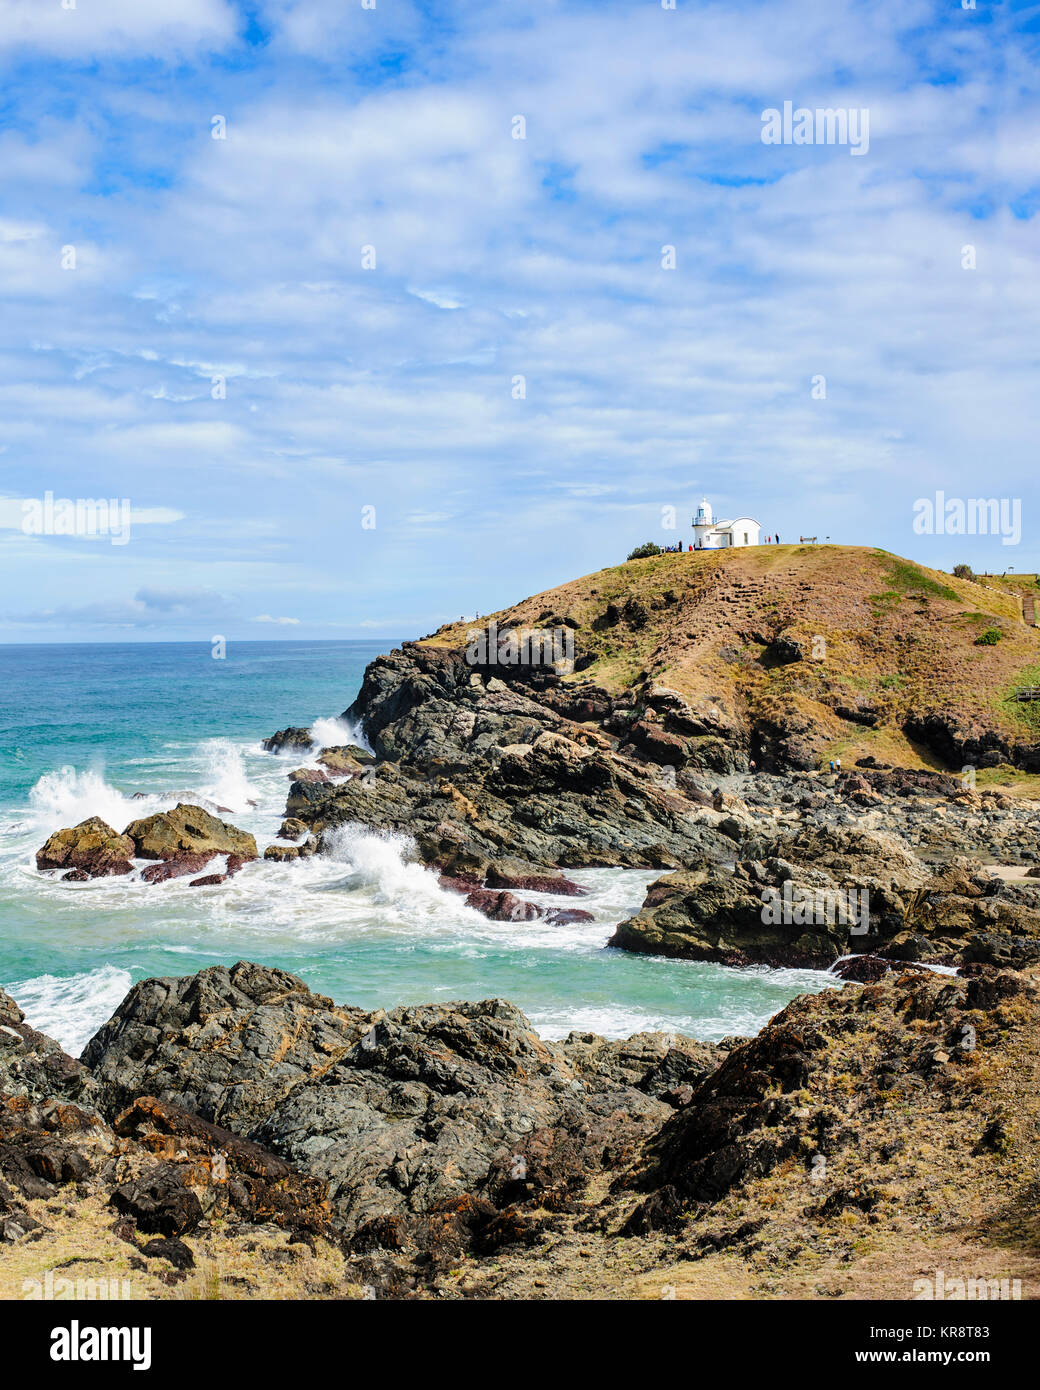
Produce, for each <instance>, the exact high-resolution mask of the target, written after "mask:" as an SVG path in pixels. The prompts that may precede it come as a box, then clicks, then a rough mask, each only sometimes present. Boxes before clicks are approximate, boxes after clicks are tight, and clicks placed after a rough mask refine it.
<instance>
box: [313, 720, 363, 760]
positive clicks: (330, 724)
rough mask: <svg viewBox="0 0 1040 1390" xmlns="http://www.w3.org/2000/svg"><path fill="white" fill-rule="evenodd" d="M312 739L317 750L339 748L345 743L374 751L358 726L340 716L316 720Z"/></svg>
mask: <svg viewBox="0 0 1040 1390" xmlns="http://www.w3.org/2000/svg"><path fill="white" fill-rule="evenodd" d="M311 738H312V739H313V740H314V746H315V748H338V747H340V746H341V745H342V744H344V743H356V744H357V745H358V747H359V748H365V749H367V750H368V751H369V752H371V751H372V750H371V748H369V746H368V740H367V739H366V738H365V736H364V734H363V733H362V732H361V730H360V729H359V728H358V726H357V725H356V724H354V723H352V722H351V721H350V720H349V719H343V718H341V717H340V716H338V715H337V717H336V718H334V719H315V721H314V723H313V724H312V725H311Z"/></svg>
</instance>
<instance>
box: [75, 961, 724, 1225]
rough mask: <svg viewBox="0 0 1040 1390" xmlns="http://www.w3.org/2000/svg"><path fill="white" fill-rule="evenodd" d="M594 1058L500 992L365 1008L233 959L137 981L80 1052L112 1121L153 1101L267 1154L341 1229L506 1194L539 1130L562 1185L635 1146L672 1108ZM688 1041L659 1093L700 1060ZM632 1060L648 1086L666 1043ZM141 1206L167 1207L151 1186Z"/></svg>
mask: <svg viewBox="0 0 1040 1390" xmlns="http://www.w3.org/2000/svg"><path fill="white" fill-rule="evenodd" d="M217 1038H219V1039H220V1040H221V1045H220V1046H219V1047H214V1046H213V1042H214V1040H215V1039H217ZM598 1041H599V1042H600V1043H601V1042H602V1040H598ZM685 1043H686V1040H676V1046H677V1047H678V1048H679V1049H680V1050H681V1049H682V1047H683V1046H684V1045H685ZM636 1047H637V1048H638V1044H637V1045H636ZM586 1048H587V1053H586V1055H585V1056H583V1057H579V1056H577V1055H576V1053H577V1049H576V1048H575V1047H574V1046H573V1045H572V1047H571V1049H570V1052H569V1051H568V1047H567V1046H566V1045H563V1046H561V1045H559V1044H549V1043H545V1042H543V1041H542V1040H541V1039H540V1038H539V1037H537V1035H536V1034H534V1033H532V1032H531V1030H530V1027H529V1025H528V1023H527V1020H526V1019H525V1018H524V1016H523V1014H521V1013H520V1012H519V1010H517V1009H515V1008H514V1007H513V1006H511V1005H509V1004H506V1003H504V1002H503V1001H501V1000H487V1001H484V1002H483V1003H479V1004H453V1005H438V1006H434V1005H428V1006H423V1007H419V1008H399V1009H393V1010H390V1011H389V1012H386V1013H383V1012H377V1013H375V1014H366V1013H363V1012H362V1011H361V1010H358V1009H345V1008H336V1007H335V1006H333V1005H332V1003H331V1002H330V1001H329V1000H328V999H324V998H322V997H321V996H319V995H313V994H311V993H310V991H309V990H308V989H307V988H306V986H305V985H303V983H302V982H301V981H299V980H297V979H295V978H294V977H293V976H291V975H287V974H286V973H285V972H284V971H278V970H270V969H266V968H264V967H260V966H254V965H248V964H239V965H237V966H235V967H234V968H232V969H230V970H229V969H228V968H227V967H224V966H215V967H212V968H211V969H209V970H204V971H202V972H200V973H199V974H198V975H196V976H191V977H188V978H186V979H178V980H172V979H170V980H148V981H143V982H142V983H141V984H139V985H136V986H135V987H134V989H133V990H132V991H131V992H130V994H129V995H128V996H127V999H126V1000H125V1001H124V1003H123V1004H122V1005H121V1006H120V1008H119V1010H117V1012H116V1014H115V1015H114V1017H113V1019H112V1020H111V1021H110V1022H109V1023H108V1024H106V1025H105V1027H104V1028H102V1029H101V1031H100V1032H99V1033H98V1034H97V1035H96V1036H95V1037H94V1038H93V1039H92V1040H91V1042H90V1043H89V1044H88V1046H87V1049H86V1052H85V1054H84V1056H85V1058H86V1059H87V1060H88V1061H89V1063H90V1065H91V1066H92V1067H93V1069H94V1071H95V1073H96V1075H97V1078H98V1080H99V1082H100V1084H101V1088H102V1094H103V1096H104V1099H105V1104H106V1106H107V1107H108V1109H109V1112H110V1113H111V1112H112V1111H113V1110H114V1109H115V1108H116V1107H121V1106H122V1105H123V1104H124V1102H126V1101H127V1100H128V1099H129V1098H131V1097H133V1096H134V1095H140V1094H151V1095H154V1096H157V1097H158V1098H159V1099H160V1100H161V1101H162V1102H163V1103H164V1104H171V1103H172V1104H173V1105H176V1106H181V1107H183V1108H186V1109H188V1110H191V1111H193V1112H194V1113H195V1114H197V1115H199V1116H201V1117H202V1118H203V1119H205V1120H208V1121H210V1122H211V1123H213V1124H218V1125H221V1126H223V1127H226V1128H227V1129H230V1130H232V1131H233V1132H234V1133H235V1134H237V1135H239V1136H241V1137H242V1138H245V1139H249V1140H252V1141H254V1142H256V1143H259V1144H262V1145H263V1146H264V1147H266V1148H269V1149H273V1150H274V1151H275V1153H277V1154H279V1155H280V1156H281V1157H282V1158H284V1159H285V1160H286V1161H287V1162H289V1163H291V1164H292V1165H293V1166H295V1167H297V1168H300V1169H303V1170H304V1171H306V1172H308V1173H310V1174H311V1175H312V1176H313V1177H316V1178H318V1179H320V1180H322V1181H327V1182H328V1183H329V1186H330V1194H331V1200H332V1206H333V1209H334V1212H335V1214H336V1220H337V1222H338V1223H339V1225H340V1226H341V1228H342V1229H344V1230H347V1231H351V1232H354V1231H358V1230H360V1229H361V1228H362V1227H364V1225H365V1223H367V1222H370V1221H374V1220H376V1219H383V1218H386V1217H387V1216H388V1215H393V1214H395V1213H401V1214H403V1215H420V1216H429V1215H430V1214H431V1213H432V1212H433V1211H434V1209H435V1208H436V1207H437V1204H438V1203H443V1202H451V1201H454V1200H455V1199H458V1198H461V1197H462V1196H463V1195H464V1194H466V1193H471V1194H476V1195H480V1194H481V1192H483V1191H485V1190H488V1191H492V1190H494V1192H495V1194H496V1195H497V1196H499V1197H500V1196H501V1194H500V1193H498V1190H497V1184H498V1181H499V1180H498V1179H497V1178H496V1177H495V1174H496V1173H501V1172H503V1171H504V1169H503V1166H502V1165H507V1166H508V1165H509V1163H510V1156H519V1158H520V1159H521V1160H522V1162H520V1163H519V1164H518V1163H516V1162H513V1163H512V1165H511V1167H510V1171H513V1170H516V1171H520V1170H521V1169H522V1167H523V1165H524V1163H526V1162H527V1158H526V1157H525V1154H526V1155H527V1157H530V1153H531V1151H530V1150H525V1148H524V1145H525V1144H526V1143H528V1141H529V1140H530V1139H531V1136H533V1135H535V1134H536V1133H537V1132H540V1131H543V1132H544V1131H554V1132H556V1133H557V1138H556V1139H554V1140H553V1141H552V1145H551V1147H552V1148H553V1151H554V1152H557V1153H559V1154H561V1155H564V1154H567V1155H570V1157H569V1158H564V1157H562V1156H561V1158H560V1160H559V1163H556V1162H555V1160H554V1165H553V1171H554V1174H555V1176H554V1177H553V1183H554V1184H558V1183H562V1184H563V1188H565V1189H566V1190H568V1191H569V1190H571V1186H572V1185H573V1184H572V1183H571V1182H570V1180H569V1179H566V1176H565V1174H566V1173H567V1172H571V1173H572V1175H573V1180H574V1182H577V1181H578V1178H579V1176H580V1175H581V1174H585V1175H586V1177H587V1174H588V1169H589V1163H590V1161H591V1159H590V1155H592V1154H596V1153H602V1152H606V1151H607V1150H608V1149H610V1147H611V1145H616V1146H617V1148H618V1150H619V1151H621V1150H623V1151H624V1152H631V1151H632V1146H633V1145H634V1144H635V1143H636V1141H637V1139H638V1136H639V1135H641V1134H644V1133H646V1132H647V1131H648V1130H649V1129H651V1128H653V1127H654V1125H655V1124H657V1123H660V1120H661V1119H662V1117H663V1116H664V1115H665V1114H667V1113H668V1112H669V1110H670V1107H669V1105H668V1104H667V1103H666V1102H665V1101H663V1100H657V1099H655V1098H654V1097H653V1096H652V1095H650V1094H648V1093H647V1092H646V1091H644V1090H640V1089H638V1088H637V1086H635V1085H632V1084H630V1083H629V1081H628V1080H627V1078H626V1077H625V1076H623V1074H622V1069H623V1067H624V1065H625V1064H624V1063H623V1061H622V1059H621V1058H620V1056H619V1053H620V1051H621V1050H620V1049H616V1048H613V1047H612V1045H609V1044H603V1045H601V1046H600V1047H597V1046H596V1040H594V1041H593V1042H592V1043H589V1044H587V1045H586ZM696 1049H697V1045H696V1044H693V1045H692V1051H691V1054H690V1062H689V1066H686V1064H685V1063H684V1064H683V1066H681V1067H671V1068H669V1070H668V1077H667V1080H668V1082H669V1083H670V1082H671V1080H672V1072H673V1071H675V1072H676V1074H679V1075H684V1074H685V1073H686V1071H688V1070H690V1068H693V1067H696V1066H697V1065H698V1064H699V1062H700V1058H699V1056H698V1054H697V1050H696ZM640 1050H641V1053H642V1055H641V1057H640V1058H639V1059H638V1061H633V1063H632V1064H631V1073H630V1074H634V1073H636V1072H638V1071H639V1070H641V1069H643V1070H644V1075H643V1077H641V1078H640V1080H641V1081H644V1082H645V1073H646V1072H649V1071H652V1070H653V1069H654V1066H655V1065H659V1064H660V1062H661V1061H662V1059H663V1058H664V1057H666V1056H667V1054H668V1046H667V1044H665V1043H663V1042H660V1043H658V1044H656V1045H655V1044H653V1043H646V1044H645V1045H644V1046H643V1048H642V1049H640ZM604 1052H605V1054H606V1055H605V1056H601V1058H600V1059H599V1060H597V1054H603V1053H604ZM572 1054H575V1055H573V1056H572ZM641 1064H643V1065H641ZM644 1067H645V1069H644ZM647 1084H650V1083H647ZM661 1084H662V1085H663V1084H665V1083H664V1080H662V1082H661ZM561 1146H562V1147H561ZM495 1165H498V1166H497V1167H496V1166H495ZM563 1188H561V1191H562V1190H563ZM145 1197H146V1198H147V1199H148V1200H152V1199H156V1200H159V1201H160V1205H161V1198H162V1194H161V1193H160V1194H158V1198H156V1194H154V1193H145ZM511 1200H512V1199H511Z"/></svg>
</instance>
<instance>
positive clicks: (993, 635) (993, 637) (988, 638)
mask: <svg viewBox="0 0 1040 1390" xmlns="http://www.w3.org/2000/svg"><path fill="white" fill-rule="evenodd" d="M1003 636H1004V634H1003V633H1002V632H1001V631H1000V629H999V628H997V627H988V628H987V629H986V631H985V632H982V633H980V634H979V636H978V637H976V638H975V645H976V647H995V646H996V645H997V643H998V642H999V641H1000V639H1001V638H1002V637H1003Z"/></svg>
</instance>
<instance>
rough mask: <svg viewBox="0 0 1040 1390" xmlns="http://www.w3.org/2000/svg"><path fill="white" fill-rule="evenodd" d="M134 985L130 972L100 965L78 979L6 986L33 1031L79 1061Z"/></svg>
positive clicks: (55, 977) (39, 977) (53, 977)
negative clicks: (48, 1038) (49, 1039)
mask: <svg viewBox="0 0 1040 1390" xmlns="http://www.w3.org/2000/svg"><path fill="white" fill-rule="evenodd" d="M132 983H133V981H132V979H131V976H130V972H129V970H120V969H118V968H117V967H116V966H114V965H102V966H99V967H98V969H96V970H89V971H86V972H84V973H83V974H81V975H67V976H60V975H37V976H36V977H35V979H31V980H14V981H13V982H12V983H11V984H10V985H7V986H5V988H6V989H7V992H8V994H10V995H11V997H12V998H13V999H15V1000H16V1001H17V1003H18V1005H19V1007H20V1008H21V1009H22V1012H23V1013H24V1014H25V1016H26V1021H27V1022H28V1023H29V1024H31V1026H32V1027H33V1028H36V1029H38V1031H39V1032H41V1033H46V1034H47V1036H48V1037H51V1038H55V1039H57V1041H58V1042H60V1043H61V1045H62V1047H63V1048H64V1049H65V1051H66V1052H69V1053H71V1054H72V1056H74V1057H78V1056H79V1054H80V1053H81V1052H82V1051H83V1048H84V1047H85V1046H86V1045H87V1043H88V1041H89V1040H90V1039H91V1038H92V1037H93V1036H94V1034H95V1033H96V1032H97V1030H98V1028H99V1027H100V1025H101V1024H102V1023H104V1022H105V1021H106V1020H107V1019H109V1018H110V1017H111V1016H112V1014H113V1013H114V1012H115V1010H116V1008H117V1006H118V1005H119V1004H120V1003H121V1001H122V1000H123V999H124V998H125V997H126V993H127V990H129V988H130V986H131V984H132Z"/></svg>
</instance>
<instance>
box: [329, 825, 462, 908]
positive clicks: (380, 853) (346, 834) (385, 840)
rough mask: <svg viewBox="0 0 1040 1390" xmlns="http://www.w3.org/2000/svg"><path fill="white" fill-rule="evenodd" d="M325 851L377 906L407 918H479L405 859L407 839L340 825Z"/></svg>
mask: <svg viewBox="0 0 1040 1390" xmlns="http://www.w3.org/2000/svg"><path fill="white" fill-rule="evenodd" d="M325 848H326V856H327V857H329V858H331V859H332V860H334V861H336V862H338V863H343V864H348V865H349V866H350V868H351V869H353V871H354V874H355V875H356V876H357V887H359V888H360V887H363V888H368V889H370V890H372V891H373V892H374V896H375V901H376V902H377V903H383V904H388V905H391V906H393V907H396V908H399V909H402V910H404V911H405V912H406V913H407V914H408V915H409V916H410V915H411V914H413V913H414V912H415V910H416V909H417V908H419V909H421V910H426V911H429V910H431V909H433V910H435V911H443V910H447V911H448V912H450V913H451V914H452V915H453V916H455V917H457V916H458V915H459V913H460V912H461V913H464V914H467V915H468V914H470V913H472V915H473V916H474V917H477V916H479V914H477V913H474V912H473V909H472V908H467V907H466V906H465V905H464V904H463V902H462V900H461V899H460V898H459V896H458V894H457V893H452V892H450V891H449V890H448V889H446V888H442V887H441V885H440V884H439V883H438V882H437V875H436V873H435V872H433V870H431V869H427V868H426V867H425V866H424V865H422V864H419V863H416V862H414V861H411V860H410V859H409V856H410V855H411V854H412V853H413V852H414V849H415V843H414V841H413V840H412V839H411V838H410V837H409V836H408V835H402V834H397V833H395V832H391V831H388V832H386V833H385V834H376V833H374V832H372V831H371V830H366V829H365V828H364V827H363V826H360V825H343V826H339V827H338V828H337V829H335V830H333V831H330V832H327V833H326V835H325ZM481 920H483V919H481Z"/></svg>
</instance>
